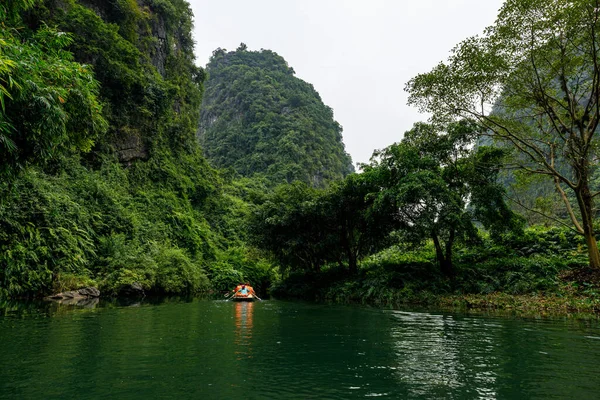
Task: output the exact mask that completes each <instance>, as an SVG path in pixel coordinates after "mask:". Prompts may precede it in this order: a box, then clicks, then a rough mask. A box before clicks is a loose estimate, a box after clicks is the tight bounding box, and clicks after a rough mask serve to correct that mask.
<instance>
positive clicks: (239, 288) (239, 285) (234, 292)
mask: <svg viewBox="0 0 600 400" xmlns="http://www.w3.org/2000/svg"><path fill="white" fill-rule="evenodd" d="M243 285H244V284H243V283H238V285H237V286H236V287H235V289H233V294H236V293H237V292H239V291H240V290H242V286H243Z"/></svg>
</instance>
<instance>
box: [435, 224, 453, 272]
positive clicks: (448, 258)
mask: <svg viewBox="0 0 600 400" xmlns="http://www.w3.org/2000/svg"><path fill="white" fill-rule="evenodd" d="M431 237H432V239H433V244H434V245H435V256H436V258H437V260H438V263H439V264H440V270H441V271H442V274H444V275H445V276H447V277H451V276H453V275H454V267H453V265H452V244H451V243H450V240H449V241H448V243H446V254H444V250H443V249H442V245H441V244H440V240H439V238H438V236H437V234H436V233H435V232H432V233H431ZM450 238H451V240H452V241H454V232H451V235H450ZM449 244H450V246H448V245H449Z"/></svg>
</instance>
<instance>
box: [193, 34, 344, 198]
mask: <svg viewBox="0 0 600 400" xmlns="http://www.w3.org/2000/svg"><path fill="white" fill-rule="evenodd" d="M207 71H208V73H209V79H208V81H207V83H206V93H205V96H204V100H203V105H202V116H201V126H200V139H201V143H202V146H203V149H204V153H205V155H206V156H207V157H208V159H209V160H210V161H211V162H212V163H213V164H214V165H215V166H217V167H223V168H228V167H232V168H234V169H235V170H236V171H237V172H238V173H240V174H242V175H244V176H252V175H254V174H264V175H266V176H267V177H268V178H269V179H270V180H271V181H272V182H274V183H284V182H288V183H289V182H292V181H294V180H300V181H303V182H305V183H307V184H309V185H311V186H313V187H323V186H325V185H326V184H327V183H328V182H331V181H333V180H336V179H341V178H343V177H344V176H345V175H347V174H349V173H350V172H352V171H353V167H352V162H351V159H350V156H348V154H347V153H346V152H345V151H344V144H343V142H342V128H341V126H340V125H339V124H338V123H337V122H335V121H334V119H333V112H332V110H331V109H330V108H329V107H327V106H326V105H324V104H323V102H322V101H321V98H320V96H319V94H318V93H317V92H316V91H315V90H314V88H313V87H312V85H310V84H309V83H306V82H304V81H302V80H300V79H298V78H297V77H295V76H294V70H293V69H292V68H290V67H289V66H288V64H287V62H286V61H285V60H284V59H283V58H282V57H281V56H279V55H277V54H276V53H274V52H272V51H269V50H262V51H248V50H247V49H246V47H245V45H241V46H240V48H239V49H238V50H237V51H233V52H226V51H225V50H222V49H217V50H215V51H214V53H213V56H212V58H211V60H210V63H209V64H208V66H207Z"/></svg>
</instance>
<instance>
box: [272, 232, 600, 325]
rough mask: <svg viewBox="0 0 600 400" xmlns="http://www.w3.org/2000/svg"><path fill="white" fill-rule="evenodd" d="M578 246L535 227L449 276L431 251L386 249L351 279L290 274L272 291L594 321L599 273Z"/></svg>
mask: <svg viewBox="0 0 600 400" xmlns="http://www.w3.org/2000/svg"><path fill="white" fill-rule="evenodd" d="M579 240H580V239H579V238H578V237H576V236H569V232H567V231H565V230H561V229H558V228H550V229H543V228H540V227H537V228H535V229H528V230H526V231H525V233H524V235H522V236H520V237H517V238H515V237H506V238H504V240H503V241H502V242H492V241H491V240H489V239H486V240H484V241H483V242H482V243H481V245H479V246H472V247H469V248H466V247H462V248H459V249H458V250H457V252H456V258H455V274H454V275H453V276H451V277H448V276H445V275H444V274H442V273H441V271H440V268H439V267H438V265H437V264H436V262H435V255H434V250H433V248H431V246H424V247H422V248H419V249H407V248H403V247H391V248H389V249H386V250H384V251H382V252H380V253H377V254H375V255H373V256H371V257H368V258H366V259H365V260H363V261H362V262H361V264H360V267H359V270H358V273H357V274H354V275H350V274H349V273H348V270H347V269H345V268H343V267H340V266H328V267H326V268H324V269H323V270H321V271H320V272H317V273H306V272H304V273H296V274H290V275H288V276H287V277H286V278H285V279H283V280H282V281H281V282H279V283H278V284H277V285H275V286H274V287H273V290H272V292H273V294H274V295H275V296H276V297H278V298H303V299H306V300H318V301H334V302H340V303H360V304H370V305H374V306H392V307H397V306H407V305H410V306H425V307H434V308H442V309H452V310H498V311H503V310H506V311H510V312H515V313H520V314H532V315H533V314H544V313H552V314H570V313H589V314H595V315H600V271H595V270H591V269H589V268H588V267H587V259H586V254H585V251H584V250H583V247H582V246H579V242H578V241H579Z"/></svg>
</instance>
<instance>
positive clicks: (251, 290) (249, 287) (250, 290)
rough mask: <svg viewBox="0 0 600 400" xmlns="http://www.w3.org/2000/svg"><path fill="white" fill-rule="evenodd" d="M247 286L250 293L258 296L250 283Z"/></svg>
mask: <svg viewBox="0 0 600 400" xmlns="http://www.w3.org/2000/svg"><path fill="white" fill-rule="evenodd" d="M245 285H246V289H248V293H249V294H251V295H253V296H256V292H255V291H254V288H253V287H252V286H250V284H249V283H248V282H246V284H245Z"/></svg>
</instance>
